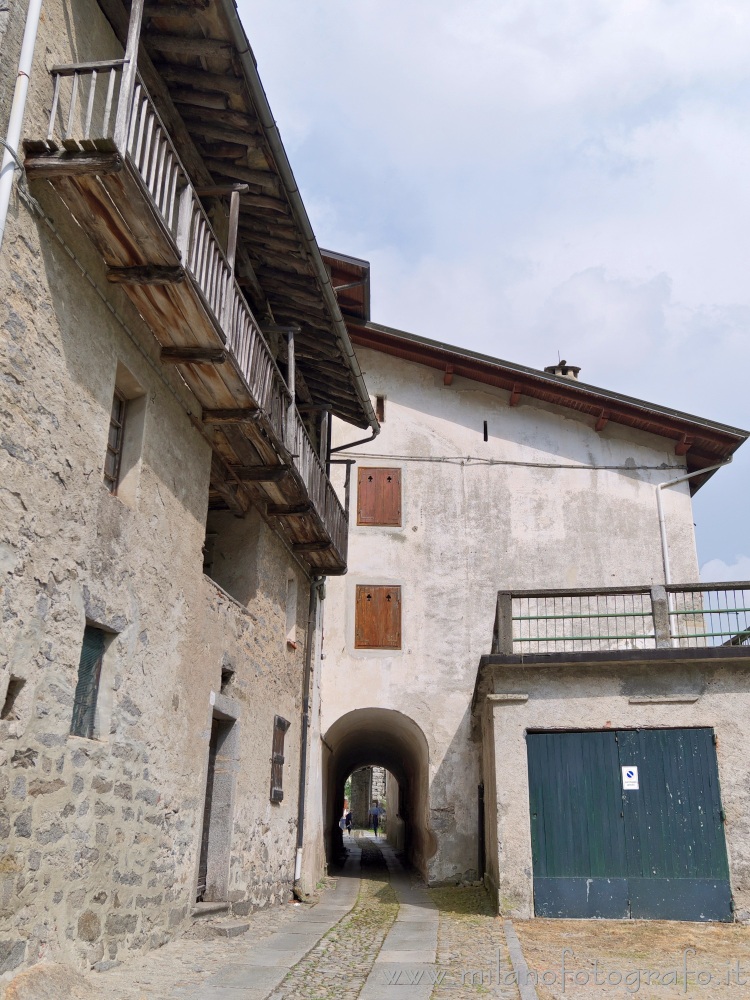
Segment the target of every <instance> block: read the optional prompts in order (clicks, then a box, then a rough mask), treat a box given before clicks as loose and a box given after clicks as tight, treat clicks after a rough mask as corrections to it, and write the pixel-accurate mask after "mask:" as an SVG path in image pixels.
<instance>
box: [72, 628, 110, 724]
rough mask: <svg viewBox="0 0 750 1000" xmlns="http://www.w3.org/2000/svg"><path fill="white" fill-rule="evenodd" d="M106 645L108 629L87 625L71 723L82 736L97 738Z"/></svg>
mask: <svg viewBox="0 0 750 1000" xmlns="http://www.w3.org/2000/svg"><path fill="white" fill-rule="evenodd" d="M105 646H106V633H105V632H103V631H102V630H101V629H99V628H94V627H93V626H91V625H87V626H86V628H85V630H84V633H83V645H82V646H81V656H80V659H79V661H78V682H77V684H76V691H75V695H74V699H73V719H72V722H71V724H70V732H71V735H72V736H82V737H83V738H84V739H88V740H91V739H93V738H94V731H95V726H96V701H97V697H98V695H99V681H100V678H101V672H102V660H103V659H104V649H105Z"/></svg>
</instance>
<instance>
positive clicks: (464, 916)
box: [428, 886, 519, 1000]
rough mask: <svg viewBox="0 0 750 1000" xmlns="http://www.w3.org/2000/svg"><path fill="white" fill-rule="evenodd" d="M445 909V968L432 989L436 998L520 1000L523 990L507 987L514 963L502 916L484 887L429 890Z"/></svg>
mask: <svg viewBox="0 0 750 1000" xmlns="http://www.w3.org/2000/svg"><path fill="white" fill-rule="evenodd" d="M428 891H429V894H430V899H431V900H432V901H433V903H434V904H435V906H437V908H438V909H439V910H440V924H439V926H438V952H437V965H438V969H439V970H440V972H442V971H445V977H444V978H443V980H442V982H441V983H439V984H437V985H436V986H435V988H434V989H433V991H432V997H433V1000H449V998H455V1000H477V998H478V997H484V996H493V997H501V998H503V1000H517V997H518V995H519V994H518V989H517V988H516V987H515V986H514V985H512V984H511V985H505V982H506V977H508V976H512V972H513V969H512V966H511V964H510V961H509V959H508V952H507V948H506V945H505V935H504V933H503V922H502V919H501V918H499V917H498V916H497V914H496V913H495V912H494V911H493V909H492V904H491V903H490V900H489V897H488V896H487V893H486V892H485V891H484V889H483V888H482V886H466V887H464V886H448V887H441V888H439V889H430V890H428Z"/></svg>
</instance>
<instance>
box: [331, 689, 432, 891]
mask: <svg viewBox="0 0 750 1000" xmlns="http://www.w3.org/2000/svg"><path fill="white" fill-rule="evenodd" d="M325 745H326V746H327V748H328V754H327V759H326V761H325V778H324V783H325V793H326V798H325V813H324V815H325V841H326V855H327V857H328V859H329V861H330V860H332V858H333V857H334V856H335V854H336V853H337V849H338V848H339V847H340V833H339V828H338V820H339V817H340V816H341V813H342V810H343V807H344V783H345V781H346V779H347V777H348V776H349V775H350V774H351V773H352V772H353V771H356V770H357V769H358V768H361V767H367V766H370V765H375V766H377V767H384V768H385V769H386V770H387V771H389V772H390V773H391V774H392V775H393V776H394V778H395V779H396V781H397V782H398V788H399V802H398V812H399V815H400V817H401V819H402V820H403V822H404V849H405V851H406V856H407V858H408V859H409V862H410V863H411V864H412V865H414V867H415V868H417V869H418V870H419V871H420V872H421V873H422V875H423V876H424V877H425V878H426V877H427V865H428V861H429V859H430V858H431V857H432V856H433V855H434V854H435V852H436V850H437V840H436V838H435V835H434V834H433V833H432V831H431V830H430V828H429V802H428V791H429V763H430V761H429V748H428V746H427V740H426V739H425V735H424V733H423V732H422V730H421V729H420V728H419V726H418V725H417V724H416V722H414V721H412V719H410V718H409V717H408V716H406V715H404V714H403V713H401V712H396V711H393V710H392V709H385V708H360V709H356V710H355V711H353V712H348V713H347V714H346V715H344V716H342V717H341V718H340V719H338V720H337V721H336V722H334V724H333V725H332V726H331V727H330V729H329V730H328V732H327V733H326V734H325ZM389 805H390V804H389ZM393 805H394V806H395V805H396V804H395V803H394V804H393ZM390 808H391V809H392V808H393V806H391V807H390Z"/></svg>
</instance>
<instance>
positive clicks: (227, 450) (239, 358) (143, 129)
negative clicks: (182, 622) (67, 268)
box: [24, 59, 348, 574]
mask: <svg viewBox="0 0 750 1000" xmlns="http://www.w3.org/2000/svg"><path fill="white" fill-rule="evenodd" d="M128 73H129V70H128V61H127V60H122V59H120V60H113V61H109V62H100V63H87V64H77V65H72V66H59V67H55V68H53V69H52V71H51V75H52V78H53V98H52V109H51V114H50V121H49V129H48V134H47V136H46V138H44V139H39V140H38V141H27V142H26V143H25V146H24V148H25V152H26V162H25V166H26V171H27V175H28V178H29V180H30V181H36V182H43V181H46V182H48V183H50V184H51V185H52V186H53V187H54V188H55V190H56V191H57V193H58V195H59V196H60V198H61V199H62V201H63V202H64V204H65V205H66V206H67V208H68V210H69V211H70V212H71V214H72V215H73V217H74V218H75V219H76V221H77V222H78V224H79V225H80V226H81V228H82V229H83V230H84V231H85V232H86V233H87V234H88V236H89V238H90V239H91V241H92V242H93V244H94V245H95V246H96V248H97V249H98V251H99V253H100V254H101V255H102V258H103V259H104V261H105V263H106V265H107V277H108V279H109V281H111V282H113V283H117V284H120V285H121V286H122V287H123V288H124V289H125V291H126V292H127V294H128V295H129V296H130V298H131V299H132V300H133V302H134V303H135V305H136V307H137V309H138V311H139V312H140V314H141V316H143V318H144V319H145V321H146V323H147V324H148V325H149V326H150V328H151V330H152V331H153V334H154V336H155V337H156V339H157V340H158V342H159V343H160V344H161V357H162V361H163V362H164V363H165V364H170V365H178V366H179V368H180V373H181V375H182V377H183V378H184V380H185V382H186V383H187V384H188V385H189V386H190V389H191V390H192V392H193V393H194V394H195V396H196V398H197V399H198V401H199V403H200V405H201V407H202V410H203V414H202V416H203V431H204V433H205V434H206V436H207V437H208V438H209V440H210V441H211V444H212V447H213V449H214V452H215V459H214V461H213V462H212V477H211V505H212V506H214V507H219V508H220V507H225V508H229V509H233V510H235V511H236V512H238V513H241V512H242V511H243V510H246V509H247V507H248V506H249V504H250V503H256V504H259V505H261V509H263V510H264V512H265V514H266V517H267V519H269V520H270V521H271V523H272V524H273V525H274V526H275V527H277V528H278V529H279V530H280V531H281V532H282V533H283V534H284V535H285V537H286V538H287V540H288V541H289V543H290V545H291V546H292V547H293V549H294V551H295V552H297V553H298V554H299V556H300V558H302V559H303V560H304V561H305V562H307V564H308V565H309V566H310V568H311V569H312V570H313V571H314V572H318V573H326V574H337V573H343V572H345V571H346V556H347V538H348V521H347V515H346V513H345V511H344V509H343V508H342V506H341V504H340V502H339V500H338V498H337V496H336V494H335V492H334V490H333V487H332V486H331V483H330V481H329V480H328V477H327V476H326V473H325V469H324V467H323V465H322V464H321V462H320V460H319V457H318V455H317V453H316V450H315V447H314V445H313V442H312V441H311V439H310V436H309V434H308V432H307V430H306V428H305V426H304V424H303V422H302V419H301V418H300V415H299V412H298V411H297V409H296V407H295V405H294V400H293V396H292V394H291V393H290V391H289V388H288V386H287V384H286V382H285V380H284V378H283V376H282V374H281V372H280V371H279V369H278V367H277V365H276V362H275V361H274V358H273V356H272V354H271V352H270V350H269V347H268V345H267V343H266V341H265V339H264V337H263V334H262V333H261V330H260V327H259V325H258V323H257V322H256V320H255V318H254V316H253V314H252V312H251V310H250V307H249V306H248V304H247V301H246V299H245V298H244V296H243V294H242V291H241V290H240V287H239V285H238V283H237V281H236V279H235V275H234V260H233V258H234V249H233V247H232V246H231V220H230V239H229V245H228V247H227V252H225V250H224V249H223V247H222V245H221V244H220V242H219V240H218V239H217V236H216V234H215V232H214V230H213V228H212V226H211V223H210V221H209V218H208V216H207V215H206V212H205V211H204V208H203V206H202V204H201V201H200V198H199V196H198V193H197V192H196V190H195V188H194V187H193V185H192V184H191V182H190V179H189V177H188V175H187V172H186V170H185V168H184V167H183V165H182V163H181V161H180V157H179V156H178V153H177V151H176V149H175V146H174V144H173V142H172V140H171V138H170V136H169V134H168V132H167V129H166V128H165V126H164V124H163V122H162V119H161V118H160V116H159V114H158V112H157V110H156V108H155V106H154V104H153V102H152V100H151V99H150V97H149V95H148V93H147V92H146V89H145V87H144V85H143V83H142V81H141V80H140V78H139V77H138V76H137V74H135V73H134V72H133V73H132V74H131V79H130V80H129V79H128ZM235 225H236V221H235Z"/></svg>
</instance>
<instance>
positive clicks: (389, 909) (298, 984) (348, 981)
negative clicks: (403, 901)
mask: <svg viewBox="0 0 750 1000" xmlns="http://www.w3.org/2000/svg"><path fill="white" fill-rule="evenodd" d="M360 844H361V847H362V877H361V882H360V888H359V894H358V896H357V902H356V903H355V904H354V907H353V909H352V910H351V912H350V913H349V914H348V916H346V917H345V918H344V919H343V920H342V921H341V922H340V923H338V924H336V926H335V927H334V928H333V929H332V930H330V931H329V932H328V934H326V935H325V937H323V938H321V940H320V941H319V942H318V944H317V945H316V946H315V947H314V948H313V949H312V951H311V952H310V953H309V954H308V955H307V956H306V957H305V958H304V959H303V960H302V961H301V962H300V963H299V964H298V965H296V966H295V967H294V968H293V969H292V970H291V972H290V973H289V975H288V976H287V977H286V979H285V980H284V981H283V982H282V983H281V985H280V986H279V988H278V989H277V990H276V991H275V992H274V993H272V994H271V997H270V998H269V1000H293V998H295V997H305V998H307V1000H356V997H358V996H359V993H360V990H361V989H362V987H363V986H364V984H365V980H366V979H367V977H368V975H369V973H370V970H371V969H372V966H373V964H374V962H375V959H376V958H377V956H378V952H379V951H380V948H381V945H382V944H383V939H384V938H385V936H386V934H387V933H388V931H389V930H390V929H391V924H392V923H393V921H394V920H395V919H396V914H397V913H398V903H397V902H396V894H395V893H394V891H393V889H392V888H391V886H390V884H389V882H388V869H387V868H386V866H385V862H384V860H383V855H382V853H381V851H380V849H379V848H378V847H377V846H376V845H375V844H374V843H373V842H372V841H370V840H364V839H363V840H362V841H360Z"/></svg>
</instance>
